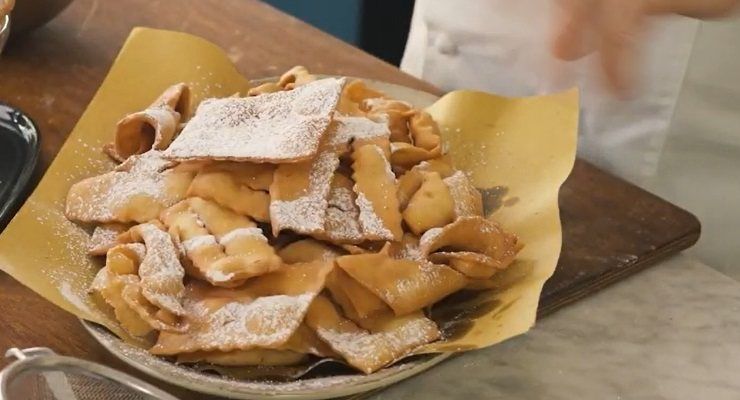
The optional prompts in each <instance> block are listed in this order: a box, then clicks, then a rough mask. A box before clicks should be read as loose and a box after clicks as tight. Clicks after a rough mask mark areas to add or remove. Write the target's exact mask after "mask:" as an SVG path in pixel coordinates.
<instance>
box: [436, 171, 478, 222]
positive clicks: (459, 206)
mask: <svg viewBox="0 0 740 400" xmlns="http://www.w3.org/2000/svg"><path fill="white" fill-rule="evenodd" d="M443 182H444V184H445V185H446V186H447V188H448V189H449V191H450V195H451V196H452V200H453V203H454V207H455V215H456V216H457V217H468V216H476V215H478V216H480V215H482V213H483V205H482V201H481V199H480V193H479V192H478V190H477V189H476V188H475V187H473V185H472V184H471V183H470V181H469V180H468V177H467V176H466V175H465V173H463V172H462V171H457V172H455V173H454V174H453V175H452V176H449V177H447V178H445V179H443Z"/></svg>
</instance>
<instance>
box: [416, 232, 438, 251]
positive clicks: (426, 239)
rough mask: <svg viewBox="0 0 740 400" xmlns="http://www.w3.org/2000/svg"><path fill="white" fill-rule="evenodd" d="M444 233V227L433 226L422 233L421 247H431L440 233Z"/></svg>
mask: <svg viewBox="0 0 740 400" xmlns="http://www.w3.org/2000/svg"><path fill="white" fill-rule="evenodd" d="M441 234H442V228H440V227H437V228H432V229H430V230H428V231H426V232H424V234H423V235H421V239H419V248H421V249H425V248H429V246H431V245H432V243H434V241H435V240H437V238H438V237H439V235H441Z"/></svg>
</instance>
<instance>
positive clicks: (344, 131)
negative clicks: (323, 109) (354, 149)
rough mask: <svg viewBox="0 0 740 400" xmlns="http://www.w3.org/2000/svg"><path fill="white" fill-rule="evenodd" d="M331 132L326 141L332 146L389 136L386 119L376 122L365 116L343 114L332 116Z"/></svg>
mask: <svg viewBox="0 0 740 400" xmlns="http://www.w3.org/2000/svg"><path fill="white" fill-rule="evenodd" d="M333 132H334V134H333V135H332V137H331V138H330V139H329V141H328V144H329V146H332V147H337V146H344V145H347V144H348V143H350V142H352V141H353V140H370V139H376V138H383V137H389V136H390V134H391V133H390V131H389V130H388V124H387V122H386V121H380V122H376V121H373V120H371V119H369V118H365V117H344V116H337V117H335V118H334V126H333Z"/></svg>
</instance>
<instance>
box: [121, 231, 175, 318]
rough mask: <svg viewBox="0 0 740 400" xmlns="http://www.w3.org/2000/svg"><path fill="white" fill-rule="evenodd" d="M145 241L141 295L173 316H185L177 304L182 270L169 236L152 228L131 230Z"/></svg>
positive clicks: (141, 268)
mask: <svg viewBox="0 0 740 400" xmlns="http://www.w3.org/2000/svg"><path fill="white" fill-rule="evenodd" d="M133 229H134V230H135V231H136V232H137V233H138V234H139V235H140V236H141V237H142V239H143V240H144V243H145V245H146V255H144V259H143V260H142V261H141V264H140V265H139V277H140V278H141V289H142V294H143V295H144V297H146V299H147V300H149V301H150V302H151V303H152V304H154V305H156V306H158V307H159V308H161V309H163V310H167V311H169V312H171V313H173V314H175V315H184V314H185V310H184V309H183V308H182V305H181V304H180V302H181V300H182V297H183V294H184V291H185V286H184V285H183V283H182V280H183V278H184V277H185V270H184V269H183V267H182V265H181V264H180V260H179V257H178V251H177V248H176V247H175V245H174V243H172V238H171V237H170V235H169V234H168V233H167V232H165V231H163V230H161V229H159V228H157V227H156V226H155V225H153V224H142V225H138V226H136V227H134V228H133Z"/></svg>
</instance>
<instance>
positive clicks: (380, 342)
mask: <svg viewBox="0 0 740 400" xmlns="http://www.w3.org/2000/svg"><path fill="white" fill-rule="evenodd" d="M347 323H349V321H347ZM316 333H317V334H318V335H319V336H320V337H321V338H322V339H324V340H325V341H326V342H327V343H329V345H330V346H331V347H332V348H333V349H334V350H335V351H336V352H338V353H339V354H341V355H342V356H343V357H345V358H346V359H347V360H348V361H349V362H350V363H351V364H352V365H354V366H355V367H358V368H360V369H362V370H363V371H365V372H372V371H375V370H377V369H379V368H382V367H383V366H385V365H387V364H390V363H392V362H393V361H395V360H398V359H399V358H402V357H403V356H404V355H406V354H408V353H409V352H410V351H411V350H413V349H415V348H417V347H419V346H421V345H424V344H426V343H429V342H431V341H433V340H436V339H437V338H438V337H439V330H438V329H437V326H436V325H435V324H434V322H432V321H431V320H429V319H427V318H425V317H422V316H420V317H418V318H410V319H409V320H408V321H406V322H405V323H403V324H401V325H399V326H396V327H394V328H393V329H392V330H389V331H384V332H377V333H370V332H367V331H364V330H360V329H356V330H355V329H353V330H344V331H339V330H336V329H332V328H331V327H329V328H327V327H319V329H317V330H316Z"/></svg>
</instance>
